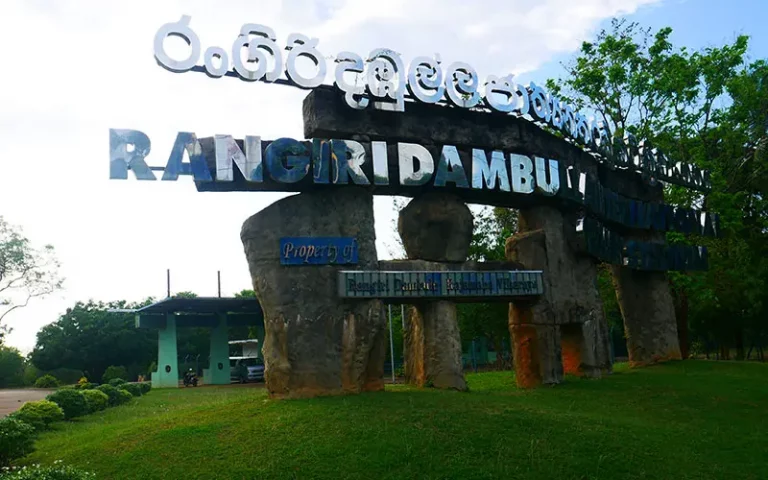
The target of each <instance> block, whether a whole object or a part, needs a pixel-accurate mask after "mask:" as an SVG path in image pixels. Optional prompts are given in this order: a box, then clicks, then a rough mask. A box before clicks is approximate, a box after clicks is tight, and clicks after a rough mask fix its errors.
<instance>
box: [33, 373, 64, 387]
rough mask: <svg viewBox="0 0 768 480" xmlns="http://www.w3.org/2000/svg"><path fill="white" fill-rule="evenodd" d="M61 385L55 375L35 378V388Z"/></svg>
mask: <svg viewBox="0 0 768 480" xmlns="http://www.w3.org/2000/svg"><path fill="white" fill-rule="evenodd" d="M58 386H59V381H58V380H56V377H54V376H53V375H43V376H42V377H40V378H38V379H37V380H35V388H56V387H58Z"/></svg>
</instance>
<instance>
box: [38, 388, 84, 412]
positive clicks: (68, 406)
mask: <svg viewBox="0 0 768 480" xmlns="http://www.w3.org/2000/svg"><path fill="white" fill-rule="evenodd" d="M46 400H50V401H52V402H55V403H56V404H57V405H58V406H60V407H61V409H62V410H64V418H65V419H67V420H69V419H71V418H75V417H81V416H83V415H86V414H87V413H88V403H86V400H85V395H83V392H81V391H79V390H75V389H65V388H62V389H60V390H56V391H55V392H53V393H52V394H50V395H48V396H47V397H46Z"/></svg>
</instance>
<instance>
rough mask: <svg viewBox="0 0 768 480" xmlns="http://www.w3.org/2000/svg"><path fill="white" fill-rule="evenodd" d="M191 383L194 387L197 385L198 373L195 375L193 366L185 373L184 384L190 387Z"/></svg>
mask: <svg viewBox="0 0 768 480" xmlns="http://www.w3.org/2000/svg"><path fill="white" fill-rule="evenodd" d="M190 385H191V386H193V387H196V386H197V375H195V372H193V371H192V369H191V368H190V369H189V371H188V372H187V373H185V374H184V386H185V387H189V386H190Z"/></svg>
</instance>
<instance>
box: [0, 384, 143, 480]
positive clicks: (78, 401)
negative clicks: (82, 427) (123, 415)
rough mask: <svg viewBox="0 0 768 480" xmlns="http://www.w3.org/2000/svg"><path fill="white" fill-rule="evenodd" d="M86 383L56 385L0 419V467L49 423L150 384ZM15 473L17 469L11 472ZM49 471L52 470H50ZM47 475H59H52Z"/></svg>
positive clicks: (111, 403)
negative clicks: (53, 389)
mask: <svg viewBox="0 0 768 480" xmlns="http://www.w3.org/2000/svg"><path fill="white" fill-rule="evenodd" d="M85 384H88V381H87V380H85V381H81V382H80V383H78V385H77V386H70V387H63V388H59V389H58V390H56V391H55V392H53V393H51V394H50V395H48V396H47V397H46V399H45V400H39V401H36V402H27V403H25V404H24V405H22V407H21V408H20V409H19V410H17V411H16V412H14V413H12V414H11V415H9V416H7V417H5V418H3V419H0V467H7V466H8V465H10V463H11V461H12V460H14V459H16V458H21V457H23V456H25V455H27V454H29V453H31V452H32V450H33V442H34V438H35V434H36V433H38V432H40V431H42V430H45V429H47V428H49V427H50V425H51V424H52V423H54V422H58V421H61V420H70V419H73V418H76V417H81V416H83V415H87V414H88V413H93V412H98V411H101V410H104V409H105V408H107V407H115V406H118V405H122V404H124V403H128V402H129V401H130V400H131V399H132V398H133V397H139V396H141V395H142V394H143V393H147V392H148V391H149V390H150V389H151V388H152V386H151V385H150V384H149V383H148V382H144V383H140V384H136V383H125V382H123V383H122V384H118V386H117V387H115V386H113V385H99V386H98V387H95V388H83V387H84V385H85ZM78 387H79V388H78ZM44 473H45V472H44ZM54 473H55V472H54ZM16 474H18V472H16V473H14V475H16ZM6 475H10V473H0V480H2V479H5V478H28V477H23V476H6ZM25 475H26V474H25ZM48 475H49V476H50V475H53V473H50V472H49V473H48ZM29 478H44V477H29ZM50 478H59V477H55V476H51V477H50ZM61 478H70V477H61ZM72 478H80V477H72ZM83 478H87V477H83Z"/></svg>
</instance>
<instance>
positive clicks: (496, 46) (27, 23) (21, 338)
mask: <svg viewBox="0 0 768 480" xmlns="http://www.w3.org/2000/svg"><path fill="white" fill-rule="evenodd" d="M657 1H658V0H623V1H620V0H581V1H578V2H575V1H572V0H541V1H539V2H530V1H522V0H503V1H496V0H492V1H491V0H486V1H478V2H472V7H471V8H468V7H467V5H468V3H467V2H464V1H458V0H441V1H437V0H429V1H421V2H406V1H405V0H393V1H389V2H387V3H386V4H381V3H371V2H369V1H362V0H360V1H352V0H347V1H343V0H317V1H313V0H284V1H282V2H279V1H253V0H238V1H227V2H210V1H203V0H191V1H181V0H176V1H163V2H158V1H150V0H134V1H132V2H117V1H105V0H83V1H78V2H64V1H54V0H37V1H25V0H5V1H4V2H3V14H2V17H1V18H0V45H3V65H4V66H5V71H4V74H3V82H2V87H1V88H0V162H2V163H0V215H4V216H5V217H6V218H7V219H8V220H9V221H11V222H14V223H19V224H22V225H23V226H24V228H25V232H26V233H27V235H28V236H29V237H31V238H32V239H33V240H34V241H35V242H37V243H39V244H42V243H53V244H54V245H55V246H56V248H57V250H58V252H59V256H60V259H61V260H62V262H63V264H64V272H63V273H64V274H65V275H66V277H67V278H68V281H67V284H66V287H67V289H66V291H65V292H63V293H62V294H60V295H56V296H53V297H51V298H50V299H47V300H44V301H40V302H37V303H36V304H34V305H33V306H31V307H29V308H27V309H23V310H20V311H18V312H16V313H15V314H13V315H11V316H10V317H9V318H8V323H9V324H10V326H11V327H13V328H14V329H15V332H14V333H13V334H12V335H11V336H10V338H9V342H10V343H11V344H13V345H17V346H19V347H22V348H23V349H25V350H28V349H30V348H31V347H32V346H33V345H34V340H35V338H34V335H35V332H36V331H37V330H38V329H39V328H40V327H41V326H43V325H44V324H46V323H49V322H51V321H54V320H55V319H56V318H57V315H58V314H59V313H60V312H62V311H63V310H64V309H65V308H66V307H67V306H68V305H71V304H72V303H74V302H75V301H76V300H86V299H88V298H96V299H104V300H107V299H117V298H127V299H132V300H138V299H141V298H143V297H145V296H149V295H154V296H162V295H164V292H165V269H166V268H171V270H172V283H173V289H174V290H175V291H179V290H194V291H197V292H198V293H200V294H207V295H214V294H215V292H216V271H217V270H222V276H223V289H224V292H225V293H231V292H234V291H237V290H240V289H242V288H248V287H249V284H250V281H249V277H248V269H247V265H246V263H245V258H244V255H243V253H242V245H241V244H240V240H239V231H240V226H241V224H242V222H243V221H244V220H245V219H246V218H247V217H248V216H249V215H251V214H253V213H255V212H257V211H259V210H260V209H262V208H264V207H265V206H267V205H268V204H270V203H271V202H273V201H274V200H275V199H277V198H280V197H281V196H282V195H279V194H245V193H229V194H213V193H208V194H201V193H197V192H196V191H195V189H194V187H193V185H192V184H191V182H190V181H179V182H178V183H175V184H173V183H161V182H156V183H150V184H148V183H139V182H136V181H127V182H120V181H110V180H108V179H107V165H108V163H107V161H108V156H107V149H108V129H109V128H134V129H139V130H142V131H144V132H146V133H147V134H149V135H150V138H151V139H152V142H153V143H152V153H151V154H150V157H149V158H150V162H151V163H153V164H164V163H165V161H166V160H167V155H168V152H169V150H170V147H171V144H172V142H173V139H174V138H175V133H176V132H177V131H193V132H196V133H198V134H199V135H205V136H207V135H212V134H215V133H228V134H232V135H236V136H242V135H245V134H258V135H262V136H263V137H265V138H275V137H278V136H293V137H301V136H302V123H301V101H302V99H303V97H304V95H305V92H302V91H299V90H295V89H291V88H287V87H281V86H276V85H265V84H261V83H260V84H250V83H245V82H241V81H237V80H234V79H231V78H227V79H219V80H211V79H209V78H207V77H206V76H204V75H200V74H196V73H188V74H184V75H174V74H171V73H169V72H167V71H165V70H163V69H161V68H160V67H159V66H157V64H156V63H155V61H154V58H153V56H152V40H153V37H154V34H155V32H156V30H157V29H158V27H159V26H160V25H162V24H164V23H167V22H170V21H175V20H178V19H179V18H180V17H181V15H182V14H189V15H191V16H192V27H193V28H194V30H195V31H196V32H197V34H198V35H199V36H200V38H201V42H202V45H203V48H206V47H208V46H212V45H219V46H223V47H228V45H231V42H232V41H233V40H234V38H235V36H236V33H237V32H238V30H239V28H240V25H241V24H243V23H247V22H252V23H261V24H265V25H269V26H271V27H272V28H274V29H275V31H276V32H277V35H278V42H279V43H281V44H284V42H285V39H286V38H287V36H288V35H289V34H290V33H294V32H301V33H305V34H307V35H312V36H316V37H318V38H320V50H321V51H322V52H323V53H324V54H325V55H333V54H335V53H337V52H339V51H342V50H351V51H355V52H358V53H359V54H361V55H363V56H364V55H366V54H367V53H368V52H369V51H370V50H372V49H373V48H376V47H388V48H392V49H393V50H395V51H399V52H401V53H402V54H403V55H404V59H405V61H406V62H408V61H409V60H410V59H411V58H413V57H414V56H416V55H431V54H434V53H436V52H440V53H441V54H442V57H443V61H444V62H446V63H449V62H452V61H457V60H463V61H467V62H469V63H470V64H472V65H473V66H475V67H476V68H477V70H478V72H479V73H480V75H481V77H484V76H486V75H488V74H506V73H510V72H509V71H500V70H499V69H500V68H501V67H502V66H504V67H505V68H508V69H509V70H511V71H513V72H515V73H520V72H522V71H528V70H534V69H536V68H537V67H538V66H539V65H541V64H542V63H544V62H546V61H548V60H549V59H551V58H552V57H553V56H554V55H557V54H559V53H563V52H568V51H572V50H574V49H575V48H577V47H578V45H579V43H580V42H581V41H582V40H583V39H584V38H587V37H588V36H589V35H590V33H591V32H592V31H593V29H594V28H595V27H596V25H597V24H598V23H599V22H600V21H601V20H603V19H605V18H607V17H610V16H613V15H616V14H622V13H629V12H632V11H633V10H635V9H636V8H638V7H639V6H641V5H645V4H651V3H655V2H657ZM462 32H464V33H468V34H469V35H462V34H461V33H462ZM541 80H542V81H543V80H544V79H541ZM389 205H391V202H390V200H388V199H377V201H376V207H375V208H376V214H377V229H378V232H377V233H378V236H379V240H380V241H379V251H380V256H386V255H387V252H388V249H387V248H386V247H385V243H386V244H388V245H392V244H394V243H395V242H394V240H393V238H392V232H391V225H392V218H393V215H394V214H393V212H392V211H391V208H390V207H389Z"/></svg>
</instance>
